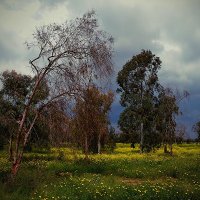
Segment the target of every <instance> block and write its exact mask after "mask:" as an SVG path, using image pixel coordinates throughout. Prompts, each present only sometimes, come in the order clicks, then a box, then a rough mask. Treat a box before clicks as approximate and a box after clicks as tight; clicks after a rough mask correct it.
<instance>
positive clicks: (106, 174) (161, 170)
mask: <svg viewBox="0 0 200 200" xmlns="http://www.w3.org/2000/svg"><path fill="white" fill-rule="evenodd" d="M199 148H200V147H199V145H196V144H181V145H175V147H174V156H173V157H171V156H168V155H166V154H164V153H163V152H162V151H161V150H159V151H157V152H155V153H148V154H139V148H138V145H136V148H135V149H132V148H130V144H117V148H116V149H115V150H114V152H113V153H109V154H108V153H105V154H101V155H90V159H89V160H88V161H86V160H84V159H83V158H84V155H83V154H82V153H81V152H80V151H78V150H75V152H74V150H72V149H69V148H54V149H52V150H51V152H46V153H33V152H32V153H25V155H24V159H25V161H26V162H24V163H23V164H22V168H21V170H20V171H19V174H17V176H16V178H15V181H14V182H13V183H7V182H5V179H4V181H3V176H4V175H3V174H5V173H8V171H9V162H8V161H7V160H6V154H4V152H1V156H0V163H1V165H0V173H1V176H0V177H1V180H0V186H1V187H0V196H1V197H2V199H5V200H6V199H9V200H12V199H13V200H14V199H15V200H18V199H20V200H23V199H32V198H33V199H80V200H82V199H95V198H96V199H119V200H120V199H123V198H126V199H140V200H145V199H161V200H167V199H168V200H169V199H183V200H186V199H199V192H200V184H199V180H200V171H199V160H200V157H199ZM60 151H62V152H63V153H62V157H63V154H64V157H65V159H64V160H63V159H58V156H59V155H60V154H59V152H60ZM74 153H76V156H75V155H74ZM4 177H5V176H4Z"/></svg>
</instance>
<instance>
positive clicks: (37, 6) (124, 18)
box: [0, 0, 200, 130]
mask: <svg viewBox="0 0 200 200" xmlns="http://www.w3.org/2000/svg"><path fill="white" fill-rule="evenodd" d="M91 9H95V10H96V13H97V17H98V19H99V24H100V26H101V28H103V29H104V30H105V31H107V32H108V33H110V34H111V35H112V36H113V37H114V39H115V53H114V58H113V59H114V63H115V72H116V73H115V76H114V77H113V78H112V81H113V85H112V88H113V89H114V90H115V89H116V88H117V85H116V83H115V79H116V75H117V72H118V71H119V70H120V69H121V68H122V66H123V65H124V64H125V63H126V62H127V61H128V60H129V59H131V57H132V56H133V55H135V54H138V53H140V51H141V49H150V50H151V51H152V52H153V53H155V54H156V55H157V56H159V57H160V58H161V60H162V69H161V71H160V72H159V77H160V81H161V82H162V84H164V85H165V86H168V87H172V88H180V89H181V90H182V89H187V90H188V91H189V92H190V93H191V100H190V101H191V103H190V104H189V108H188V109H189V110H190V113H191V114H189V112H186V114H187V115H185V118H184V117H182V119H181V120H182V121H183V122H184V123H185V124H187V126H188V130H191V126H192V125H191V124H192V123H194V122H195V120H196V119H197V118H198V117H197V115H198V113H200V104H199V103H198V102H200V96H199V94H200V89H199V77H200V54H199V52H200V23H199V19H200V12H199V10H200V2H199V0H176V1H174V0H168V1H165V0H151V1H146V0H140V1H139V0H109V1H107V0H95V1H94V0H57V1H54V0H35V1H33V0H29V1H27V0H20V1H15V0H1V1H0V12H1V18H0V26H1V33H0V67H1V66H3V65H4V66H5V64H6V61H7V60H9V65H7V68H9V66H10V65H16V69H17V70H19V69H20V70H21V72H22V71H24V72H27V69H26V68H24V69H23V68H22V67H21V68H20V66H22V65H24V66H25V60H28V58H29V57H30V56H32V55H33V53H27V52H26V51H25V50H24V49H23V48H22V46H21V44H22V43H23V42H24V41H25V40H29V39H30V38H31V34H32V33H33V31H34V28H35V27H36V26H40V25H43V24H47V23H52V22H59V23H60V22H64V21H65V20H66V19H73V18H75V17H80V16H82V14H83V13H85V12H87V11H89V10H91ZM20 60H23V61H22V62H21V63H20ZM1 69H5V67H4V68H0V70H1ZM10 69H11V68H10ZM185 107H187V106H186V102H184V103H183V105H182V108H185ZM120 111H121V108H120V106H119V103H118V98H116V100H115V102H114V105H113V111H112V122H113V124H115V125H116V122H117V118H118V115H119V113H120ZM195 113H197V114H195Z"/></svg>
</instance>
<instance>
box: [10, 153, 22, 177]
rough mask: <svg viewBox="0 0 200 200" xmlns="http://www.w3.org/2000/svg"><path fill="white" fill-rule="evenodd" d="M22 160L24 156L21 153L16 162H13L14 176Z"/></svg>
mask: <svg viewBox="0 0 200 200" xmlns="http://www.w3.org/2000/svg"><path fill="white" fill-rule="evenodd" d="M21 160H22V156H21V155H20V156H19V157H18V158H17V159H16V160H15V162H13V164H12V168H11V174H12V176H13V177H15V176H16V174H17V172H18V170H19V167H20V164H21Z"/></svg>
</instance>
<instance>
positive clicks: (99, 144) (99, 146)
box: [97, 134, 101, 154]
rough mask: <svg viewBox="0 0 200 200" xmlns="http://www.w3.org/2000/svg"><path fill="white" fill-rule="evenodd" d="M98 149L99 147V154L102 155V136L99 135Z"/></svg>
mask: <svg viewBox="0 0 200 200" xmlns="http://www.w3.org/2000/svg"><path fill="white" fill-rule="evenodd" d="M97 147H98V154H100V153H101V136H100V134H99V136H98V144H97Z"/></svg>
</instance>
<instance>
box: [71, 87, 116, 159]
mask: <svg viewBox="0 0 200 200" xmlns="http://www.w3.org/2000/svg"><path fill="white" fill-rule="evenodd" d="M112 101H113V93H112V92H108V93H106V94H104V93H101V92H100V91H99V89H98V88H97V87H95V86H91V87H89V88H88V89H86V90H85V92H84V95H83V96H82V97H81V98H79V99H78V100H77V103H76V105H75V108H74V120H73V121H74V132H75V136H76V137H77V142H78V143H79V144H80V145H81V147H83V149H84V153H85V155H86V157H87V155H88V152H89V151H92V152H94V153H100V151H101V144H102V143H103V141H104V140H105V137H106V136H107V135H108V125H109V121H108V111H109V110H110V107H111V103H112Z"/></svg>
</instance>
